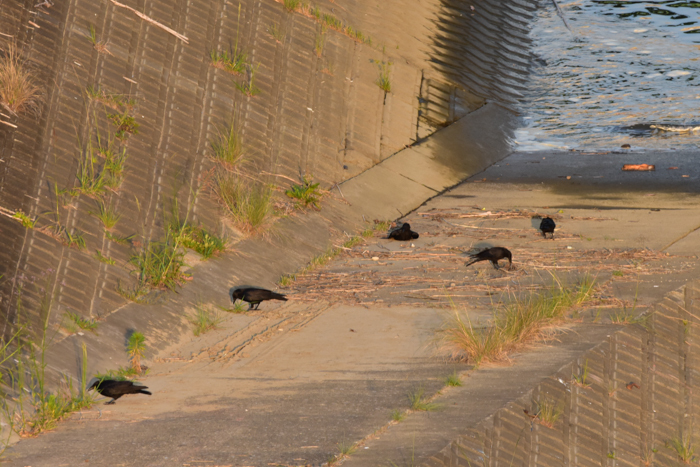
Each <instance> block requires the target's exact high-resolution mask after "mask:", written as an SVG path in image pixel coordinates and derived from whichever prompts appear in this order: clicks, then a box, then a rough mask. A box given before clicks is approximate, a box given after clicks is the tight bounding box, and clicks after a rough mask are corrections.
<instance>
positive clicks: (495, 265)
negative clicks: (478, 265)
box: [491, 261, 501, 271]
mask: <svg viewBox="0 0 700 467" xmlns="http://www.w3.org/2000/svg"><path fill="white" fill-rule="evenodd" d="M491 264H493V268H494V269H495V270H496V271H498V270H499V269H501V268H500V267H498V261H491Z"/></svg>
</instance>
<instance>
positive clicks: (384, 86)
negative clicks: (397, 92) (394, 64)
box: [375, 62, 391, 92]
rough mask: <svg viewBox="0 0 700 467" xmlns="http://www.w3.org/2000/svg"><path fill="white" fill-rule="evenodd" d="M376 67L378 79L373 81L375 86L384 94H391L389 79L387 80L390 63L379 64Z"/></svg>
mask: <svg viewBox="0 0 700 467" xmlns="http://www.w3.org/2000/svg"><path fill="white" fill-rule="evenodd" d="M377 66H378V67H379V78H377V81H375V82H376V84H377V86H379V88H380V89H381V90H382V91H384V92H391V79H389V74H390V73H391V62H381V63H378V64H377Z"/></svg>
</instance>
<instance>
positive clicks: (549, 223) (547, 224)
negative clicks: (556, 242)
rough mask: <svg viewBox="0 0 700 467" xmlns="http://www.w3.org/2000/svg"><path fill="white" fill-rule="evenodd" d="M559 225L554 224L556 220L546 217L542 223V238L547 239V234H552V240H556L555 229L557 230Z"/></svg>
mask: <svg viewBox="0 0 700 467" xmlns="http://www.w3.org/2000/svg"><path fill="white" fill-rule="evenodd" d="M556 226H557V224H555V223H554V219H551V218H549V217H545V218H544V219H542V222H540V230H541V231H542V236H543V237H544V238H547V234H548V233H550V234H552V238H554V229H555V228H556Z"/></svg>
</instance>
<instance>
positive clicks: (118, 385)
mask: <svg viewBox="0 0 700 467" xmlns="http://www.w3.org/2000/svg"><path fill="white" fill-rule="evenodd" d="M90 382H91V383H92V384H91V385H90V386H89V387H88V388H87V390H88V391H91V390H93V389H96V390H97V392H99V393H100V394H102V395H103V396H105V397H111V398H112V400H111V401H109V402H107V404H108V405H109V404H114V402H115V401H116V400H117V399H119V398H120V397H121V396H123V395H125V394H148V395H149V396H150V395H151V393H150V392H148V391H146V389H148V388H147V387H146V386H137V385H135V384H134V383H133V382H131V381H115V380H113V379H103V380H101V379H99V378H92V380H91V381H90Z"/></svg>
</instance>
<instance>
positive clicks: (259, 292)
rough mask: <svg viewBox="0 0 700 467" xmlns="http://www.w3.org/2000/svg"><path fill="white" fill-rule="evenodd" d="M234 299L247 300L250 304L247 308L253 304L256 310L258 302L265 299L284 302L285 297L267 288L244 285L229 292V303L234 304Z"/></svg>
mask: <svg viewBox="0 0 700 467" xmlns="http://www.w3.org/2000/svg"><path fill="white" fill-rule="evenodd" d="M236 300H243V301H244V302H248V304H249V305H250V306H249V307H248V309H249V310H250V309H251V308H253V305H255V309H256V310H257V309H258V307H259V306H260V302H264V301H265V300H284V301H285V302H286V301H287V297H285V296H284V295H282V294H278V293H275V292H272V291H271V290H267V289H260V288H258V287H244V288H240V289H235V290H233V291H232V292H231V303H233V304H235V303H236Z"/></svg>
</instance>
